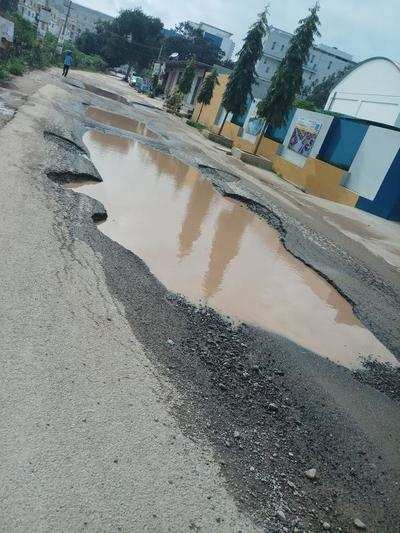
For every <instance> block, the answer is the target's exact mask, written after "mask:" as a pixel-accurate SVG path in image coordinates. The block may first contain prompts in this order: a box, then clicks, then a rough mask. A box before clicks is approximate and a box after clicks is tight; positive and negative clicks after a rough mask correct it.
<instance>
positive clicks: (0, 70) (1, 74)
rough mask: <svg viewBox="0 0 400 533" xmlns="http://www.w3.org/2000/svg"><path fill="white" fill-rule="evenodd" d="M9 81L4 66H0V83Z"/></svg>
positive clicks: (8, 74) (8, 75)
mask: <svg viewBox="0 0 400 533" xmlns="http://www.w3.org/2000/svg"><path fill="white" fill-rule="evenodd" d="M9 79H10V73H9V72H8V70H7V69H6V66H5V65H0V81H7V80H9Z"/></svg>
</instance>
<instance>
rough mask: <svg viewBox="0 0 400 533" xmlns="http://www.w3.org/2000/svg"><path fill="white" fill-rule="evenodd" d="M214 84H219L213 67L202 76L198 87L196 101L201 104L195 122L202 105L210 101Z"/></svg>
mask: <svg viewBox="0 0 400 533" xmlns="http://www.w3.org/2000/svg"><path fill="white" fill-rule="evenodd" d="M216 85H219V81H218V72H217V71H216V69H215V68H213V69H212V71H211V72H210V73H209V74H208V75H207V76H206V77H205V78H204V80H203V82H202V84H201V87H200V92H199V96H198V97H197V102H198V103H199V104H201V107H200V111H199V114H198V116H197V120H196V122H198V121H199V118H200V115H201V112H202V111H203V107H204V105H208V104H209V103H210V102H211V99H212V97H213V94H214V89H215V86H216Z"/></svg>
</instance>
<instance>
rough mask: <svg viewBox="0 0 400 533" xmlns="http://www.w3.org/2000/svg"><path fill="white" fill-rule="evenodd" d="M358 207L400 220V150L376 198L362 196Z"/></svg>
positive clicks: (390, 218)
mask: <svg viewBox="0 0 400 533" xmlns="http://www.w3.org/2000/svg"><path fill="white" fill-rule="evenodd" d="M356 207H358V208H359V209H362V210H363V211H368V213H372V214H374V215H378V216H380V217H383V218H387V219H389V220H397V221H400V150H399V151H398V152H397V155H396V157H395V158H394V160H393V163H392V164H391V166H390V168H389V170H388V173H387V174H386V176H385V179H384V180H383V183H382V185H381V187H380V189H379V191H378V193H377V195H376V196H375V199H374V200H367V199H366V198H362V197H360V198H359V199H358V202H357V204H356Z"/></svg>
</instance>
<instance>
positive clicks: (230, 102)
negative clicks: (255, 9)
mask: <svg viewBox="0 0 400 533" xmlns="http://www.w3.org/2000/svg"><path fill="white" fill-rule="evenodd" d="M266 32H267V9H265V11H263V12H262V13H260V15H259V17H258V20H257V22H255V23H254V24H253V25H252V26H251V27H250V29H249V31H248V32H247V35H246V37H245V40H244V43H243V46H242V49H241V50H240V52H239V56H238V59H237V61H236V64H235V67H234V69H233V72H232V74H231V75H230V76H229V80H228V84H227V86H226V89H225V92H224V95H223V97H222V105H223V107H224V108H225V111H226V113H225V117H224V120H223V121H222V124H221V127H220V130H219V134H221V132H222V130H223V127H224V125H225V122H226V118H227V116H228V113H233V114H234V115H241V114H242V113H244V112H245V110H246V104H247V98H248V96H249V95H251V94H252V86H253V84H254V83H255V82H256V64H257V61H258V60H259V59H260V57H261V55H262V52H263V38H264V37H265V34H266Z"/></svg>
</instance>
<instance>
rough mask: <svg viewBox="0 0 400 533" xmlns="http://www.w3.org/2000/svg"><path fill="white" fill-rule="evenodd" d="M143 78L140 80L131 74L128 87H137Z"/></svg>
mask: <svg viewBox="0 0 400 533" xmlns="http://www.w3.org/2000/svg"><path fill="white" fill-rule="evenodd" d="M143 81H144V80H143V78H141V77H140V76H136V74H133V75H132V76H131V77H130V79H129V85H130V86H131V87H135V88H136V87H137V86H138V85H140V84H141V83H143Z"/></svg>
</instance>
